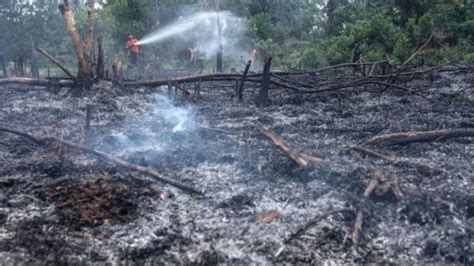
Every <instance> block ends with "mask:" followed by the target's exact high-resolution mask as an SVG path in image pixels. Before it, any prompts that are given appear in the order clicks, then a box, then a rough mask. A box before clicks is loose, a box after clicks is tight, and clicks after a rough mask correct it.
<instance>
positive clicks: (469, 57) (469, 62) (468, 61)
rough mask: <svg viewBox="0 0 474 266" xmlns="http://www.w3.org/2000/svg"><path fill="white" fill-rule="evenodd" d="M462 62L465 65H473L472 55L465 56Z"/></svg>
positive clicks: (473, 56) (473, 58)
mask: <svg viewBox="0 0 474 266" xmlns="http://www.w3.org/2000/svg"><path fill="white" fill-rule="evenodd" d="M463 60H464V62H466V63H467V64H474V53H469V54H465V55H464V57H463Z"/></svg>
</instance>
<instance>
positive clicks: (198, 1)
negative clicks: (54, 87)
mask: <svg viewBox="0 0 474 266" xmlns="http://www.w3.org/2000/svg"><path fill="white" fill-rule="evenodd" d="M32 2H33V3H28V2H27V3H24V2H23V1H2V2H1V3H0V31H1V32H2V36H3V37H2V38H0V47H1V48H0V56H1V58H2V59H3V61H5V62H19V61H22V62H25V61H33V58H34V52H33V51H34V49H33V47H39V46H41V47H45V48H48V49H49V48H51V50H54V54H55V55H56V56H57V57H58V58H60V59H61V60H63V61H64V62H66V63H68V64H69V62H70V61H73V58H74V57H73V53H72V50H71V43H70V41H69V40H68V38H67V35H66V30H65V27H64V24H63V23H62V19H61V15H60V14H59V11H58V8H57V7H58V2H61V1H32ZM81 2H83V1H75V3H76V5H77V8H76V12H75V16H76V21H77V22H78V24H79V25H83V24H84V23H83V22H84V21H85V20H86V17H87V16H86V11H85V10H84V9H82V8H81V6H80V5H81ZM100 2H101V3H102V4H101V5H98V7H100V8H98V10H97V15H96V17H95V22H94V23H95V24H96V25H95V28H96V36H98V35H100V36H103V39H104V42H105V47H106V53H107V55H109V56H107V58H109V60H112V58H111V57H113V56H116V55H119V56H120V55H121V56H122V57H125V56H126V50H125V47H124V43H125V41H126V38H127V36H128V35H129V34H133V35H135V36H138V37H139V38H140V37H143V36H145V35H147V34H149V33H150V32H153V31H155V30H158V29H160V28H162V27H164V26H165V25H169V24H172V23H174V22H176V21H178V20H180V19H182V18H183V17H187V16H191V15H193V14H196V13H198V12H204V11H216V10H217V9H219V10H222V11H230V12H231V13H232V14H233V16H235V17H238V18H239V19H240V20H241V21H242V25H243V26H242V28H241V29H239V31H238V34H239V40H237V43H236V46H239V47H241V49H242V52H241V53H240V54H239V55H238V56H237V55H236V54H237V53H235V54H232V56H234V57H239V56H240V57H239V58H237V59H236V58H229V57H230V56H227V57H226V56H225V55H224V60H227V61H229V60H231V61H232V60H233V61H234V62H239V64H241V65H242V66H241V65H238V67H243V64H244V62H245V61H246V60H242V59H245V58H243V57H245V56H244V55H241V54H243V52H248V53H250V51H252V50H253V49H255V48H256V49H257V50H258V55H259V56H260V58H263V57H265V56H268V55H271V56H272V57H273V59H274V65H275V66H277V67H279V68H282V69H285V68H294V67H302V68H314V67H318V66H321V65H325V64H336V63H343V62H349V61H350V59H351V54H352V49H353V47H354V44H355V43H359V44H360V49H361V51H362V55H363V60H365V61H378V60H384V59H386V58H388V59H389V60H390V61H391V62H392V63H393V64H399V63H401V62H403V61H404V60H406V59H407V58H408V57H409V56H410V55H411V54H413V52H414V51H416V49H417V48H418V47H420V46H421V45H423V44H424V43H425V42H426V41H427V40H428V38H429V37H430V36H431V35H432V40H431V42H430V43H429V45H428V46H427V47H426V48H425V49H424V50H423V52H422V53H421V54H420V56H419V57H418V61H419V62H422V63H425V64H439V63H442V62H445V61H461V62H467V63H473V62H474V45H473V43H474V37H473V36H474V4H473V3H472V1H469V0H464V1H456V0H420V1H412V0H377V1H367V0H326V1H324V0H298V1H270V0H255V1H251V0H235V1H231V0H220V1H219V0H195V1H184V0H182V1H179V0H178V1H176V0H174V1H171V0H141V1H137V0H108V1H100ZM84 31H85V29H81V34H84ZM196 31H198V30H196ZM199 31H200V29H199ZM198 34H199V32H194V35H193V36H195V35H198ZM190 35H192V34H191V33H190ZM194 42H196V41H194V40H193V39H192V38H181V39H179V38H177V39H173V38H170V39H168V40H164V41H162V42H160V43H156V44H153V45H150V46H147V47H144V49H143V53H144V54H145V56H144V58H145V60H144V61H145V62H144V64H147V63H150V62H154V61H156V60H158V59H157V58H159V61H160V65H161V66H162V67H170V68H171V67H174V68H176V67H180V66H183V65H185V64H186V60H187V48H188V47H189V46H192V45H193V43H194ZM225 52H226V51H224V54H225ZM212 61H213V59H212V58H209V57H207V58H203V59H202V62H201V63H203V64H206V63H207V64H208V65H210V64H211V63H210V62H212ZM39 64H40V65H42V66H44V65H45V64H46V61H44V60H43V59H41V60H40V61H39ZM71 67H74V66H73V64H71Z"/></svg>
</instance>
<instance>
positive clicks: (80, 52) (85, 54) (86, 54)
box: [59, 0, 95, 89]
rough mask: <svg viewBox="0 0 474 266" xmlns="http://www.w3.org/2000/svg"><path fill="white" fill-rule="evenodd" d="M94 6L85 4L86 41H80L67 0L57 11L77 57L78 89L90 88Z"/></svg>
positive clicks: (90, 2)
mask: <svg viewBox="0 0 474 266" xmlns="http://www.w3.org/2000/svg"><path fill="white" fill-rule="evenodd" d="M94 5H95V0H88V2H87V34H86V39H85V40H82V38H81V36H80V35H79V32H78V30H77V27H76V21H75V19H74V12H73V8H72V5H71V3H70V2H69V0H64V4H62V5H59V11H60V12H61V15H62V16H63V18H64V22H65V24H66V29H67V31H68V33H69V37H70V38H71V41H72V45H73V47H74V51H75V53H76V57H77V64H78V68H77V77H76V82H77V85H78V86H79V87H80V88H86V89H87V88H90V87H91V85H92V66H93V64H92V60H91V53H92V44H93V40H94V39H93V38H94V23H93V22H94V21H93V16H94Z"/></svg>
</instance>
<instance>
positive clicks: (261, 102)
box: [256, 56, 272, 107]
mask: <svg viewBox="0 0 474 266" xmlns="http://www.w3.org/2000/svg"><path fill="white" fill-rule="evenodd" d="M271 66H272V57H271V56H270V57H268V58H266V59H265V65H264V66H263V75H262V87H261V88H260V91H259V93H258V96H257V101H256V103H257V106H260V107H261V106H265V105H268V87H269V86H270V68H271Z"/></svg>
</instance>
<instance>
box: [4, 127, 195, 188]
mask: <svg viewBox="0 0 474 266" xmlns="http://www.w3.org/2000/svg"><path fill="white" fill-rule="evenodd" d="M0 132H7V133H11V134H14V135H18V136H22V137H25V138H27V139H29V140H31V141H33V142H34V143H36V144H39V145H44V144H46V143H47V142H57V143H60V144H62V145H64V146H67V147H69V148H72V149H75V150H79V151H83V152H85V153H90V154H93V155H96V156H98V157H101V158H103V159H105V160H107V161H109V162H113V163H115V164H117V165H119V166H122V167H124V168H127V169H130V170H134V171H137V172H140V173H142V174H145V175H148V176H151V177H153V178H155V179H156V180H158V181H161V182H163V183H166V184H169V185H171V186H174V187H177V188H179V189H182V190H184V191H187V192H192V193H196V194H203V192H202V191H200V190H198V189H196V188H194V187H192V186H190V185H187V184H184V183H181V182H179V181H176V180H173V179H169V178H166V177H163V176H161V175H160V174H159V173H158V172H156V171H155V170H153V169H151V168H149V167H144V166H141V165H137V164H133V163H130V162H127V161H124V160H122V159H119V158H117V157H114V156H112V155H109V154H107V153H105V152H102V151H98V150H94V149H92V148H89V147H87V146H84V145H80V144H77V143H74V142H71V141H68V140H64V139H61V138H57V137H53V136H37V135H32V134H28V133H25V132H21V131H17V130H14V129H10V128H4V127H0Z"/></svg>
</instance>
